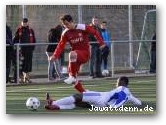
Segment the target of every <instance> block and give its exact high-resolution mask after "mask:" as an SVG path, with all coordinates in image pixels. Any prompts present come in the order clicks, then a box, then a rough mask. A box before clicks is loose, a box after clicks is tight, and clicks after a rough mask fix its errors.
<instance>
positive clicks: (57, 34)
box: [46, 25, 64, 81]
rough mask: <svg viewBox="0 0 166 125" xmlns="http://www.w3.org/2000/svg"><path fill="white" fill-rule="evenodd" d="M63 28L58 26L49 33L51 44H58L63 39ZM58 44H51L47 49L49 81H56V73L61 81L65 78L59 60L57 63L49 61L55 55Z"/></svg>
mask: <svg viewBox="0 0 166 125" xmlns="http://www.w3.org/2000/svg"><path fill="white" fill-rule="evenodd" d="M62 30H63V27H62V26H61V25H57V26H56V27H55V28H52V29H50V30H49V32H48V36H47V38H48V42H49V43H58V42H59V41H60V38H61V34H62ZM56 47H57V44H49V45H48V46H47V48H46V55H47V57H48V81H50V80H55V78H56V76H55V74H54V73H55V71H56V73H57V75H58V77H59V78H60V79H63V78H64V76H63V75H62V73H61V65H60V61H59V59H57V60H55V61H51V60H49V58H50V57H51V56H52V55H53V53H54V50H55V49H56Z"/></svg>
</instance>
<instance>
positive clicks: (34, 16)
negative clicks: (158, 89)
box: [6, 5, 156, 74]
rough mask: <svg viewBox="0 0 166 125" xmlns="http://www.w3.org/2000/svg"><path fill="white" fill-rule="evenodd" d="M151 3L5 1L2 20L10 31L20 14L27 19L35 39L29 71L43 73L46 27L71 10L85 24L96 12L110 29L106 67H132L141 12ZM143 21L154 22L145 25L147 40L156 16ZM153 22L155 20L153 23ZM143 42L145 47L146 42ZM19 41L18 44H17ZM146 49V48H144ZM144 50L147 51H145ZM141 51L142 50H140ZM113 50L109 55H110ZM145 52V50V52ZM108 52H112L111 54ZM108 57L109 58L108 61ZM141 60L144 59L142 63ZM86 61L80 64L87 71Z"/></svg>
mask: <svg viewBox="0 0 166 125" xmlns="http://www.w3.org/2000/svg"><path fill="white" fill-rule="evenodd" d="M152 9H156V6H155V5H7V6H6V23H7V24H8V25H9V26H10V27H11V29H12V33H13V35H14V32H15V31H16V28H17V27H18V26H19V25H20V23H21V20H22V18H23V17H27V18H28V19H29V23H30V27H32V28H33V29H34V31H35V35H36V39H37V43H36V49H35V51H34V56H33V72H32V73H34V74H37V73H39V72H40V74H47V57H46V55H45V46H46V44H48V43H47V32H48V31H49V29H50V28H53V27H55V25H57V24H59V23H60V22H59V17H60V16H61V15H62V14H66V13H68V14H71V15H72V16H73V18H74V20H75V22H80V23H85V24H89V23H91V18H92V17H93V16H97V17H98V18H99V21H103V20H105V21H107V24H108V30H109V31H110V33H111V36H112V37H111V42H112V43H113V44H114V45H113V44H112V45H113V46H112V47H114V49H112V51H113V52H112V53H111V54H110V56H109V64H108V65H109V70H110V71H116V70H117V69H133V68H135V67H134V66H135V61H136V58H137V55H138V49H139V45H140V42H145V41H144V38H142V37H141V36H142V30H143V25H144V20H145V19H144V18H145V14H146V13H147V12H148V11H149V10H152ZM149 19H150V21H149V22H147V24H151V25H154V27H153V28H152V27H150V28H148V33H149V34H148V35H147V36H148V38H146V41H151V38H152V36H153V34H152V33H153V32H154V31H156V18H153V19H151V18H149ZM154 22H155V23H154ZM147 43H148V44H146V46H148V47H149V45H150V44H149V42H147ZM18 45H19V44H18ZM147 49H148V48H147ZM67 52H68V50H66V52H65V65H67V61H68V53H67ZM146 52H148V51H146ZM143 53H144V51H143ZM143 53H141V55H144V54H143ZM112 54H113V55H112ZM147 54H148V53H147ZM111 55H112V56H111ZM111 58H113V59H111ZM142 58H143V59H141V62H142V63H141V65H140V67H139V68H140V69H142V68H143V69H148V68H149V66H148V65H149V60H147V59H146V57H142ZM111 61H113V62H112V63H111ZM143 62H146V64H144V63H143ZM88 69H89V68H88V63H87V64H85V66H84V67H83V68H82V70H83V71H85V72H87V71H88Z"/></svg>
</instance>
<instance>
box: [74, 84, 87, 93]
mask: <svg viewBox="0 0 166 125" xmlns="http://www.w3.org/2000/svg"><path fill="white" fill-rule="evenodd" d="M74 88H75V89H76V90H77V91H79V92H80V93H83V92H85V89H84V88H83V86H82V84H81V82H80V81H77V82H75V84H74Z"/></svg>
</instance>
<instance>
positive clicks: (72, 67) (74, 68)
mask: <svg viewBox="0 0 166 125" xmlns="http://www.w3.org/2000/svg"><path fill="white" fill-rule="evenodd" d="M79 68H80V65H79V64H78V63H77V62H69V67H68V69H69V74H70V75H71V76H74V77H76V74H77V73H78V71H79Z"/></svg>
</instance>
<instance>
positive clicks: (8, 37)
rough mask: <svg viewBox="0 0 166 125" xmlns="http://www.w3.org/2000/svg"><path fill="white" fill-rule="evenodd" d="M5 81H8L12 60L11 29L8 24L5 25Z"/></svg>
mask: <svg viewBox="0 0 166 125" xmlns="http://www.w3.org/2000/svg"><path fill="white" fill-rule="evenodd" d="M6 44H7V46H6V83H8V82H9V81H10V80H9V74H10V68H11V62H12V53H13V47H12V46H11V45H12V44H13V43H12V31H11V29H10V27H9V26H7V25H6Z"/></svg>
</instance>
